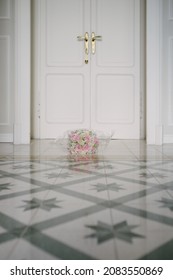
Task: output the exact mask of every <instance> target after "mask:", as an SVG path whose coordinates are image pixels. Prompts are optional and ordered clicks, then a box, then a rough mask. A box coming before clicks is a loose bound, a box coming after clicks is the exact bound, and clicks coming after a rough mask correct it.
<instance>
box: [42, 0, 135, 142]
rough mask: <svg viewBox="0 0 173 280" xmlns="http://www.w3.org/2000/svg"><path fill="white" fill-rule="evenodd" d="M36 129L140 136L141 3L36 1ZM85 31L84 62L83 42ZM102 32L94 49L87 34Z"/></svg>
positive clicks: (45, 134) (46, 134)
mask: <svg viewBox="0 0 173 280" xmlns="http://www.w3.org/2000/svg"><path fill="white" fill-rule="evenodd" d="M38 3H39V5H40V24H39V26H40V34H41V36H40V47H39V48H40V50H38V53H40V56H39V58H40V62H39V65H40V113H41V114H40V132H39V138H55V137H58V136H60V135H62V134H63V133H64V132H65V131H66V130H71V129H77V128H91V129H98V130H102V131H108V132H110V131H111V130H115V135H114V136H115V138H126V139H127V138H129V139H130V138H134V139H135V138H136V139H138V138H139V134H140V127H139V123H140V117H139V1H138V0H92V1H90V0H73V1H72V0H38ZM85 32H88V34H89V55H88V59H89V62H88V64H86V63H85V61H84V60H85V56H86V54H85V49H84V47H85V45H84V41H83V40H82V41H80V40H78V39H77V36H84V34H85ZM92 32H95V35H100V36H101V38H98V39H99V40H96V41H95V47H96V49H95V53H92V45H91V34H92Z"/></svg>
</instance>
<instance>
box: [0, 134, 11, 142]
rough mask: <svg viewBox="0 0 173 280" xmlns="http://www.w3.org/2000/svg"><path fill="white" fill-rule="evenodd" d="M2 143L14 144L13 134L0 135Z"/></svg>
mask: <svg viewBox="0 0 173 280" xmlns="http://www.w3.org/2000/svg"><path fill="white" fill-rule="evenodd" d="M0 142H9V143H11V142H13V133H2V134H0Z"/></svg>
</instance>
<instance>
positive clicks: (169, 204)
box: [158, 198, 173, 211]
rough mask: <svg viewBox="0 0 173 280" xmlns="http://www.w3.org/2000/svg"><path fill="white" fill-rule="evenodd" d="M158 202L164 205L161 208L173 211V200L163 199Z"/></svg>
mask: <svg viewBox="0 0 173 280" xmlns="http://www.w3.org/2000/svg"><path fill="white" fill-rule="evenodd" d="M158 202H160V203H162V206H161V207H163V208H169V209H170V210H171V211H173V199H170V198H162V199H161V200H158Z"/></svg>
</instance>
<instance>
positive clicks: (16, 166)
mask: <svg viewBox="0 0 173 280" xmlns="http://www.w3.org/2000/svg"><path fill="white" fill-rule="evenodd" d="M13 169H14V170H18V169H27V170H28V169H29V170H30V169H34V165H33V164H29V165H14V166H13Z"/></svg>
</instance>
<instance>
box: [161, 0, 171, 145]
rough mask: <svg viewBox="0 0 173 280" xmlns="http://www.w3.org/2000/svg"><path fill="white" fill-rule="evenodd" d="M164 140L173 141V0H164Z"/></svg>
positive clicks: (166, 141)
mask: <svg viewBox="0 0 173 280" xmlns="http://www.w3.org/2000/svg"><path fill="white" fill-rule="evenodd" d="M162 15H163V18H162V32H163V36H162V39H163V40H162V116H163V117H162V122H163V142H164V143H173V0H162Z"/></svg>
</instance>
